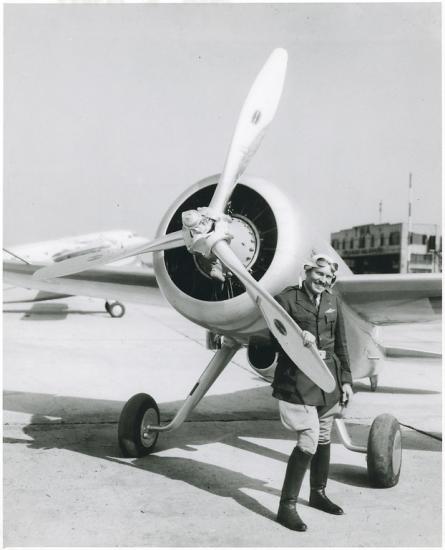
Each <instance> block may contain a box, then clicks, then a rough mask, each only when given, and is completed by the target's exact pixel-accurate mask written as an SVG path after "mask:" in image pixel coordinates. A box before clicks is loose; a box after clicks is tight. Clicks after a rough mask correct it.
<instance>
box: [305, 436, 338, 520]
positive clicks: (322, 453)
mask: <svg viewBox="0 0 445 550" xmlns="http://www.w3.org/2000/svg"><path fill="white" fill-rule="evenodd" d="M330 459H331V444H330V443H328V444H326V445H318V447H317V452H316V453H315V455H314V458H313V459H312V464H311V496H310V498H309V505H310V506H312V507H313V508H318V509H319V510H322V511H323V512H327V513H328V514H335V515H337V516H341V515H342V514H344V512H343V510H342V509H341V508H340V506H337V505H336V504H334V503H333V502H332V501H331V500H329V499H328V497H327V496H326V494H325V489H326V483H327V481H328V473H329V462H330Z"/></svg>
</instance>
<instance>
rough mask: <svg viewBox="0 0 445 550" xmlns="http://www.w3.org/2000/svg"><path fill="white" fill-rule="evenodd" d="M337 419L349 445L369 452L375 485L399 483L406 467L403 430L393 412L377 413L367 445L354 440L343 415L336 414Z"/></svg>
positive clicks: (369, 470) (356, 450)
mask: <svg viewBox="0 0 445 550" xmlns="http://www.w3.org/2000/svg"><path fill="white" fill-rule="evenodd" d="M335 423H336V426H337V431H338V433H339V435H340V439H341V440H342V443H343V445H344V446H345V447H346V448H347V449H349V450H350V451H354V452H357V453H366V462H367V466H368V478H369V481H370V483H371V485H372V486H373V487H380V488H388V487H394V486H395V485H397V483H398V481H399V477H400V471H401V468H402V432H401V430H400V424H399V422H398V420H397V419H396V418H395V417H394V416H392V415H390V414H380V415H379V416H377V417H376V418H375V419H374V422H373V423H372V425H371V429H370V431H369V435H368V445H367V447H362V446H360V445H354V444H353V443H352V442H351V439H350V437H349V434H348V431H347V429H346V425H345V422H344V419H343V418H336V419H335Z"/></svg>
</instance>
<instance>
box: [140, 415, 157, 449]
mask: <svg viewBox="0 0 445 550" xmlns="http://www.w3.org/2000/svg"><path fill="white" fill-rule="evenodd" d="M157 423H158V416H157V414H156V411H155V409H147V411H146V412H145V414H144V416H143V418H142V422H141V442H142V445H143V446H144V447H151V446H152V445H153V443H154V442H155V440H156V437H157V434H156V432H152V431H150V426H154V425H156V424H157Z"/></svg>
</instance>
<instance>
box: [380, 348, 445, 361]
mask: <svg viewBox="0 0 445 550" xmlns="http://www.w3.org/2000/svg"><path fill="white" fill-rule="evenodd" d="M384 351H385V355H386V356H387V357H424V358H440V357H442V352H440V351H429V350H424V349H416V348H404V347H396V346H388V347H384Z"/></svg>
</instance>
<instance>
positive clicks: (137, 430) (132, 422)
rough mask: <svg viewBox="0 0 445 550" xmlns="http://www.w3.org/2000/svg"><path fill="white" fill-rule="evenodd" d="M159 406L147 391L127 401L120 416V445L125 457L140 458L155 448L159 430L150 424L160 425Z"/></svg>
mask: <svg viewBox="0 0 445 550" xmlns="http://www.w3.org/2000/svg"><path fill="white" fill-rule="evenodd" d="M159 421H160V417H159V408H158V406H157V404H156V401H155V400H154V399H153V397H151V396H150V395H147V394H146V393H138V394H137V395H134V396H133V397H132V398H131V399H129V400H128V401H127V403H126V404H125V406H124V408H123V409H122V412H121V415H120V417H119V426H118V439H119V447H120V449H121V451H122V453H123V455H124V456H125V457H131V458H140V457H142V456H145V455H148V454H149V453H151V452H152V451H153V449H154V446H155V445H156V441H157V440H158V435H159V432H150V431H149V430H148V429H147V427H148V426H159Z"/></svg>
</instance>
